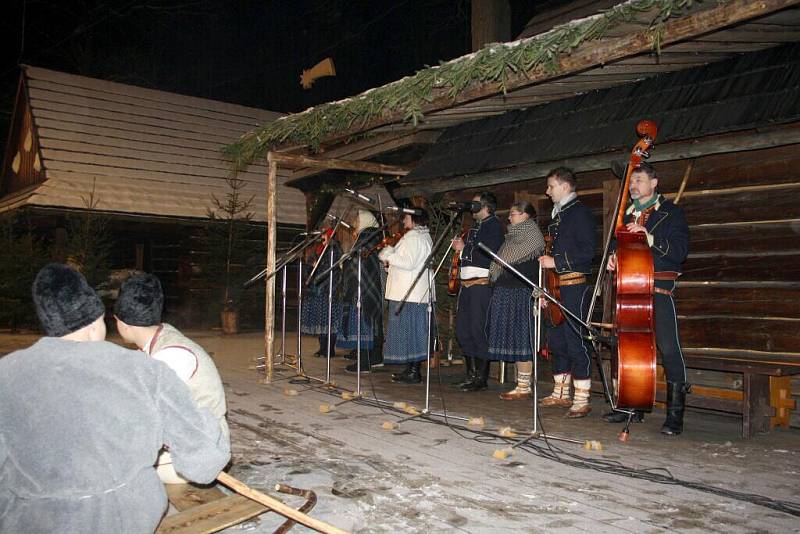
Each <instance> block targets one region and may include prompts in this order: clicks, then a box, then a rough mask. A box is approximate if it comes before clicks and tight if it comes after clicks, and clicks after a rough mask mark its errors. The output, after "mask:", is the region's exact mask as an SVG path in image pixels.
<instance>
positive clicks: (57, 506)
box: [0, 264, 230, 533]
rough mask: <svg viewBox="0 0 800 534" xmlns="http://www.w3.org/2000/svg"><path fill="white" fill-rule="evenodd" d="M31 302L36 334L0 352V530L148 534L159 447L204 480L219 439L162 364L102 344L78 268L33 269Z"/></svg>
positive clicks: (222, 458) (222, 453) (217, 458)
mask: <svg viewBox="0 0 800 534" xmlns="http://www.w3.org/2000/svg"><path fill="white" fill-rule="evenodd" d="M33 301H34V303H35V305H36V311H37V314H38V316H39V319H40V321H41V323H42V327H43V329H44V332H45V336H46V337H43V338H41V339H40V340H39V341H37V342H36V343H35V344H34V345H32V346H31V347H29V348H27V349H23V350H19V351H16V352H13V353H11V354H9V355H8V356H6V357H4V358H2V359H0V480H2V484H0V532H48V533H49V532H153V531H154V530H155V528H156V526H157V525H158V523H159V521H160V520H161V517H162V516H163V514H164V512H165V511H166V508H167V497H166V494H165V492H164V486H163V485H162V484H161V481H160V480H159V479H158V476H157V475H156V471H155V469H154V468H153V465H154V464H155V462H156V458H157V456H158V451H159V450H160V449H161V447H162V446H164V445H166V446H168V447H169V448H170V451H171V452H172V454H173V460H174V462H175V467H176V469H177V470H178V472H180V473H181V474H182V475H183V476H185V477H186V478H188V479H190V480H193V481H196V482H200V483H208V482H211V481H212V480H214V479H215V478H216V476H217V475H218V474H219V472H220V470H221V469H222V468H223V467H225V465H226V464H227V463H228V460H229V459H230V442H229V440H228V438H227V436H225V435H224V434H223V433H222V432H221V430H220V426H219V423H218V421H217V420H216V419H215V418H214V417H213V416H212V415H211V414H210V413H209V412H208V411H206V410H201V409H200V408H198V407H197V405H196V404H195V403H194V401H193V400H192V397H191V394H190V393H189V390H188V389H187V387H186V385H185V384H183V383H182V382H181V381H180V380H179V379H178V378H177V377H176V376H175V373H174V372H173V371H171V370H170V369H169V368H168V367H167V366H166V365H164V364H162V363H160V362H157V361H154V360H152V359H150V358H145V357H143V355H142V354H141V353H140V352H135V351H131V350H127V349H124V348H122V347H119V346H117V345H114V344H112V343H108V342H106V341H104V339H105V335H106V326H105V322H104V321H103V315H104V313H105V310H104V308H103V304H102V302H101V301H100V299H99V298H98V296H97V294H96V293H95V292H94V290H93V289H92V288H90V287H89V285H88V284H87V283H86V280H85V279H84V277H83V276H82V275H81V274H80V273H78V272H77V271H75V270H73V269H71V268H69V267H67V266H66V265H61V264H50V265H47V266H45V267H44V268H43V269H42V270H41V271H40V272H39V274H38V275H37V276H36V280H35V281H34V283H33Z"/></svg>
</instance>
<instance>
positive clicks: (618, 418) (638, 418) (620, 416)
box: [603, 410, 644, 423]
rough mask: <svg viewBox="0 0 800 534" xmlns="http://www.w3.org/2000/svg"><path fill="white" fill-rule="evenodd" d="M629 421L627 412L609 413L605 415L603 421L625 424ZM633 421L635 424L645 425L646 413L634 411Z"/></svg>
mask: <svg viewBox="0 0 800 534" xmlns="http://www.w3.org/2000/svg"><path fill="white" fill-rule="evenodd" d="M627 420H628V414H626V413H625V412H616V411H615V412H608V413H604V414H603V421H605V422H606V423H624V422H625V421H627ZM631 421H633V422H634V423H644V412H642V411H639V410H634V412H633V417H631Z"/></svg>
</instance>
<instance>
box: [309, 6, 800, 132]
mask: <svg viewBox="0 0 800 534" xmlns="http://www.w3.org/2000/svg"><path fill="white" fill-rule="evenodd" d="M798 4H800V0H758V1H753V0H734V1H732V2H728V3H725V4H720V5H717V6H715V7H712V8H709V9H706V10H703V11H698V12H696V13H692V14H690V15H686V16H684V17H680V18H675V19H670V21H669V22H667V23H665V24H664V26H663V28H662V29H663V31H661V32H659V39H660V47H661V48H666V47H667V46H668V45H670V44H673V43H677V42H680V41H682V40H685V39H690V38H692V37H695V36H698V35H703V34H706V33H709V32H713V31H715V30H718V29H721V28H725V27H728V26H731V25H733V24H737V23H739V22H743V21H746V20H749V19H752V18H756V17H761V16H764V15H768V14H770V13H774V12H776V11H779V10H781V9H784V8H787V7H791V6H795V5H798ZM654 37H655V34H654V33H653V32H651V31H649V30H648V29H643V30H642V31H639V32H636V33H632V34H629V35H625V36H623V37H619V38H614V39H609V40H607V41H590V42H587V43H584V44H583V45H581V46H580V47H578V48H577V49H575V50H573V51H572V52H570V53H569V54H564V55H563V56H562V57H561V58H560V59H559V61H558V64H557V66H556V68H554V69H551V68H548V67H547V66H543V65H540V66H537V67H535V68H532V69H528V70H523V71H520V72H517V73H512V74H510V75H509V76H508V77H507V78H505V79H504V80H503V82H502V83H500V82H493V83H478V82H476V83H474V84H473V85H472V86H471V87H469V88H467V89H465V90H463V91H461V92H460V93H459V94H458V95H457V96H456V97H455V98H453V97H451V96H450V95H449V94H448V93H449V91H450V88H449V87H445V88H440V89H437V90H436V91H435V92H434V93H433V94H432V95H431V99H430V100H429V101H428V102H426V103H425V104H423V105H422V109H421V111H422V112H423V113H424V114H426V115H427V114H429V113H432V112H434V111H439V110H442V109H446V108H452V107H455V106H456V105H458V104H464V103H467V102H472V101H474V100H479V99H482V98H486V97H489V96H494V95H496V94H500V93H503V92H511V91H514V90H516V89H520V88H522V87H527V86H530V85H534V84H538V83H542V82H545V81H548V80H551V79H554V78H561V77H563V76H565V75H568V74H572V73H576V72H579V71H583V70H586V69H587V68H591V67H594V66H596V65H602V64H605V63H610V62H612V61H617V60H620V59H623V58H626V57H631V56H635V55H638V54H641V53H649V52H651V51H652V50H653V45H654V43H653V39H654ZM406 114H407V113H406V111H405V110H397V111H391V112H388V113H384V114H382V115H380V116H378V117H375V118H373V119H370V120H369V121H366V122H361V121H356V122H357V125H356V126H352V127H350V128H348V129H346V130H341V131H338V132H336V133H335V134H333V135H331V136H329V137H327V138H325V139H323V142H330V141H331V140H333V139H342V138H346V137H350V136H352V135H354V134H357V133H362V132H366V131H369V130H372V129H375V128H378V127H380V126H384V125H387V124H392V123H400V122H403V120H404V119H405V116H406Z"/></svg>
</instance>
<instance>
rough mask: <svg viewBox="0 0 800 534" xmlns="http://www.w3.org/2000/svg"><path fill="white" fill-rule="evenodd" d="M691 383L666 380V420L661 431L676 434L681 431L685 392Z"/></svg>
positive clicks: (668, 434) (684, 408)
mask: <svg viewBox="0 0 800 534" xmlns="http://www.w3.org/2000/svg"><path fill="white" fill-rule="evenodd" d="M691 387H692V385H691V384H689V383H688V382H667V420H666V421H664V425H663V426H662V427H661V433H662V434H666V435H667V436H677V435H678V434H680V433H681V432H683V412H684V411H685V410H686V393H688V392H689V390H690V389H691Z"/></svg>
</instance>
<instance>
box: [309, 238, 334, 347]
mask: <svg viewBox="0 0 800 534" xmlns="http://www.w3.org/2000/svg"><path fill="white" fill-rule="evenodd" d="M325 242H327V243H328V246H327V248H325ZM323 249H324V250H323ZM309 250H310V254H309V256H308V259H307V262H306V264H305V266H304V267H303V269H304V270H305V274H306V277H308V276H309V275H310V274H311V270H312V269H313V268H314V264H315V263H316V262H317V260H319V265H317V270H316V272H315V273H314V277H316V276H317V274H318V273H322V272H325V271H326V270H328V269H329V268H330V266H331V265H333V264H335V263H336V262H337V261H339V258H341V256H342V247H341V245H340V244H339V240H338V239H337V238H336V236H335V235H332V231H331V230H330V229H329V228H328V229H325V230H324V232H323V241H321V242H320V243H319V245H318V246H317V247H311V248H309ZM320 255H322V259H319V258H320ZM331 256H332V257H331ZM341 278H342V273H341V270H340V269H333V270H332V271H331V272H330V278H329V276H328V275H325V277H324V278H323V279H321V280H312V281H311V282H310V283H309V284H308V285H307V286H306V288H305V293H304V295H303V310H302V313H301V316H300V317H301V319H300V332H302V333H303V334H306V335H311V336H317V337H318V338H319V350H318V351H317V353H316V354H314V356H320V357H325V356H327V355H328V292H329V291H330V290H331V288H330V287H329V280H331V279H332V282H333V289H332V292H331V294H332V295H333V299H332V303H331V307H330V310H331V321H330V323H331V344H330V352H331V356H335V355H336V333H337V331H338V330H339V323H340V322H341V320H342V301H341V300H340V299H339V298H338V294H339V283H340V281H341Z"/></svg>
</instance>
